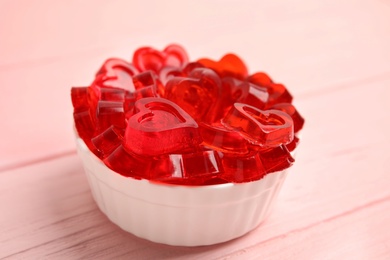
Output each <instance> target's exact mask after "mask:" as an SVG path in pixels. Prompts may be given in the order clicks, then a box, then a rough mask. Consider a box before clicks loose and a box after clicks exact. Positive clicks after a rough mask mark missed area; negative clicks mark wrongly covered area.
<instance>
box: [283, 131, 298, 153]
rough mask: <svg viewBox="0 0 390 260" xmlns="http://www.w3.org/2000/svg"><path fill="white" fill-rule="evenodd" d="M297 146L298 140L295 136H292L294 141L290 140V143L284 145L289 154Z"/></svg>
mask: <svg viewBox="0 0 390 260" xmlns="http://www.w3.org/2000/svg"><path fill="white" fill-rule="evenodd" d="M298 144H299V138H298V137H297V136H296V135H294V140H292V141H291V143H289V144H286V148H287V150H288V151H289V152H293V151H294V150H295V148H297V146H298Z"/></svg>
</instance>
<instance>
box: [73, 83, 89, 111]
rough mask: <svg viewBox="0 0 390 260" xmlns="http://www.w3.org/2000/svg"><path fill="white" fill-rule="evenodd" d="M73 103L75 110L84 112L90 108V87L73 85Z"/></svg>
mask: <svg viewBox="0 0 390 260" xmlns="http://www.w3.org/2000/svg"><path fill="white" fill-rule="evenodd" d="M71 97H72V105H73V108H74V112H75V113H77V112H83V111H86V110H88V109H89V106H88V87H73V88H72V89H71Z"/></svg>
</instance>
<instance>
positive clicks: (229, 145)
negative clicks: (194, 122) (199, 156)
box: [199, 123, 248, 154]
mask: <svg viewBox="0 0 390 260" xmlns="http://www.w3.org/2000/svg"><path fill="white" fill-rule="evenodd" d="M199 131H200V135H201V137H202V139H203V144H204V145H206V146H207V147H209V148H211V149H215V150H217V151H222V152H230V153H234V154H237V153H238V154H243V153H247V152H248V141H247V140H245V139H244V138H243V137H242V136H241V135H240V133H239V132H238V131H234V130H231V129H227V128H226V127H224V126H223V125H221V124H218V125H209V124H205V123H200V124H199Z"/></svg>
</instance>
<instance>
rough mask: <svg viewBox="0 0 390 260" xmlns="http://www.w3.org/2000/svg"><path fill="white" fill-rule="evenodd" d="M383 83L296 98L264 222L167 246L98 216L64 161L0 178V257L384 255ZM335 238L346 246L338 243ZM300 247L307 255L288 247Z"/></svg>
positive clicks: (387, 182)
mask: <svg viewBox="0 0 390 260" xmlns="http://www.w3.org/2000/svg"><path fill="white" fill-rule="evenodd" d="M389 84H390V81H383V82H378V83H375V84H373V83H372V84H367V85H360V86H356V87H354V88H353V89H348V88H343V89H340V90H336V91H334V92H330V93H324V94H323V95H321V96H315V97H314V96H313V97H311V98H308V99H302V100H299V99H298V100H297V103H298V104H299V107H301V108H302V113H303V114H304V115H306V118H307V125H306V128H305V130H304V132H303V141H302V144H301V147H300V148H301V149H300V150H299V154H298V160H297V163H296V164H295V165H294V167H293V168H292V169H291V171H290V175H289V176H288V178H287V181H286V183H285V186H284V189H282V193H281V196H280V198H279V201H278V203H277V205H276V206H275V209H274V212H273V214H272V215H271V217H270V218H269V219H268V220H267V221H266V222H265V223H264V224H263V225H261V227H259V228H258V229H256V230H254V231H252V232H251V233H249V234H247V235H246V236H244V237H242V238H239V239H236V240H234V241H230V242H227V243H224V244H220V245H215V246H210V247H199V248H177V247H170V246H164V245H158V244H153V243H150V242H147V241H144V240H141V239H138V238H136V237H134V236H132V235H130V234H127V233H125V232H123V231H121V230H119V228H117V227H115V226H114V225H113V224H111V223H110V222H109V221H108V220H107V219H106V218H105V217H104V216H103V214H101V213H100V212H99V211H98V209H97V208H96V206H95V204H94V203H93V200H92V198H91V196H90V194H89V192H88V187H87V182H86V179H85V176H84V175H83V174H82V169H81V165H80V162H79V161H78V159H77V157H76V156H75V155H71V156H66V157H63V158H59V159H56V160H51V161H47V162H42V163H39V164H35V165H31V166H28V167H23V168H18V169H14V170H10V171H6V172H3V173H0V207H1V208H0V210H1V212H2V214H1V215H0V226H1V227H2V232H1V233H0V244H1V245H2V246H1V248H0V258H2V257H8V256H10V257H11V258H44V257H46V258H64V259H65V258H67V259H69V258H86V257H100V258H148V259H153V258H157V257H158V258H193V259H199V258H208V259H213V258H218V257H221V256H227V257H230V256H231V257H239V256H241V255H243V256H245V254H247V256H248V257H255V256H257V255H258V254H261V253H262V252H264V254H265V255H268V256H270V257H275V258H287V257H291V256H297V257H300V256H302V257H309V258H310V256H312V257H317V256H318V257H319V258H320V259H321V258H326V257H328V256H330V257H332V256H334V257H336V258H337V257H341V256H343V255H344V254H348V253H350V252H354V251H355V252H356V255H357V256H362V257H364V256H369V257H371V256H372V257H378V258H380V257H382V258H385V257H386V256H388V255H389V252H390V250H389V247H388V244H386V243H387V242H386V241H388V238H389V232H388V230H390V226H389V223H388V221H386V220H387V219H389V218H390V211H389V198H390V190H389V189H388V187H389V186H390V178H388V174H389V170H388V167H387V163H388V161H389V160H390V154H389V153H387V152H386V151H387V149H388V147H389V145H390V138H389V135H388V133H389V132H390V124H388V121H387V120H388V115H387V111H389V106H390V104H389V103H388V97H389V90H388V86H389ZM352 90H353V91H352ZM226 224H227V225H229V224H238V223H226ZM334 230H337V232H334ZM367 232H370V233H369V235H368V234H367ZM348 234H353V235H354V236H353V237H352V235H348ZM344 236H347V238H346V241H350V243H339V241H341V239H343V237H344ZM301 241H305V243H306V244H305V248H309V249H307V250H306V251H305V250H304V248H303V246H302V245H301V246H300V247H296V246H295V247H294V245H297V243H299V242H301ZM302 243H303V242H302ZM364 246H367V248H366V247H364ZM311 247H313V250H311V249H310V248H311ZM364 250H365V251H364ZM330 251H331V252H332V255H329V252H330Z"/></svg>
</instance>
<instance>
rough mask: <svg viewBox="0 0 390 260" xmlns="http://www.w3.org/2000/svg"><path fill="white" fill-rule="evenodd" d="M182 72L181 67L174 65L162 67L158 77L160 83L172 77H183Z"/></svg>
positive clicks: (164, 82)
mask: <svg viewBox="0 0 390 260" xmlns="http://www.w3.org/2000/svg"><path fill="white" fill-rule="evenodd" d="M184 76H185V75H184V73H183V72H182V70H181V69H179V68H176V67H163V68H162V69H161V70H160V73H159V78H160V81H161V83H162V84H164V85H165V84H166V83H167V82H168V81H169V80H170V79H172V78H174V77H184Z"/></svg>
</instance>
